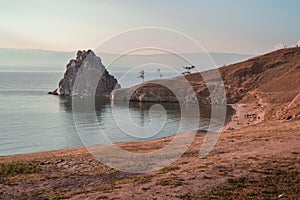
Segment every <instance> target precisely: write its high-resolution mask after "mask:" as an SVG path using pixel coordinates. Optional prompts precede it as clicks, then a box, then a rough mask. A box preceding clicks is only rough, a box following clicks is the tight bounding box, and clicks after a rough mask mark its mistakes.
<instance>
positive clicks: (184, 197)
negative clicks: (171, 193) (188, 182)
mask: <svg viewBox="0 0 300 200" xmlns="http://www.w3.org/2000/svg"><path fill="white" fill-rule="evenodd" d="M175 197H176V198H178V199H185V200H188V199H191V196H190V195H189V194H178V195H175Z"/></svg>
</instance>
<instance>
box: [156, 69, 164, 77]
mask: <svg viewBox="0 0 300 200" xmlns="http://www.w3.org/2000/svg"><path fill="white" fill-rule="evenodd" d="M157 73H158V76H159V78H162V77H163V76H164V75H162V73H161V72H160V69H157Z"/></svg>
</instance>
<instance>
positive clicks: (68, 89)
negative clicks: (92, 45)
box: [49, 50, 120, 97]
mask: <svg viewBox="0 0 300 200" xmlns="http://www.w3.org/2000/svg"><path fill="white" fill-rule="evenodd" d="M66 68H67V69H66V72H65V74H64V77H63V78H62V79H61V80H60V82H59V84H58V88H57V89H55V90H54V91H53V92H49V94H54V95H60V96H76V95H83V96H90V95H95V96H107V97H108V96H109V95H110V93H111V92H112V90H114V89H117V88H120V85H119V84H118V82H117V80H116V79H115V78H114V77H113V76H112V75H110V74H109V73H108V71H107V70H106V69H105V67H104V66H103V64H102V63H101V59H100V58H99V57H97V56H96V55H95V53H94V52H93V51H91V50H88V51H78V52H77V56H76V59H72V60H70V62H69V63H68V64H67V66H66Z"/></svg>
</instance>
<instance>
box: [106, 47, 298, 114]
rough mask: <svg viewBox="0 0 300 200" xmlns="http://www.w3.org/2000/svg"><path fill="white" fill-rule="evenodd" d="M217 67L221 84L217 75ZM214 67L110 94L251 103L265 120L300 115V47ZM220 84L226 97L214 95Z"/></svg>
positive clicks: (118, 97) (139, 98)
mask: <svg viewBox="0 0 300 200" xmlns="http://www.w3.org/2000/svg"><path fill="white" fill-rule="evenodd" d="M216 70H218V73H220V78H221V79H222V81H223V83H221V82H220V78H219V77H217V76H216ZM216 70H215V69H213V70H209V71H204V72H201V73H193V74H190V75H186V76H179V77H175V78H171V79H160V80H151V81H147V82H145V83H142V84H140V85H137V86H134V87H131V88H125V89H117V90H114V91H113V92H112V95H111V96H112V98H113V99H114V100H131V101H139V102H178V101H183V102H187V103H189V102H195V101H196V100H197V101H198V102H199V103H200V104H220V103H222V104H223V103H227V104H247V105H252V107H251V109H250V110H249V108H248V110H249V113H251V110H252V111H253V110H255V109H257V108H260V109H261V108H263V110H264V114H265V116H266V118H268V119H273V118H274V119H294V118H299V117H300V106H299V98H300V78H299V77H300V48H299V47H296V48H285V49H280V50H277V51H273V52H270V53H267V54H265V55H261V56H257V57H254V58H251V59H249V60H246V61H243V62H240V63H236V64H232V65H228V66H223V67H221V68H218V69H216ZM203 77H205V80H204V78H203ZM220 83H221V84H224V89H225V93H226V98H222V99H218V96H222V95H215V94H218V92H220V91H218V87H216V86H219V85H218V84H220ZM189 85H190V86H191V87H188V86H189ZM241 107H244V108H245V106H241ZM253 107H255V108H253ZM265 108H269V109H265ZM261 110H262V109H261ZM243 113H244V114H248V113H247V112H243ZM249 115H250V114H249Z"/></svg>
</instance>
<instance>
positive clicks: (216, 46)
mask: <svg viewBox="0 0 300 200" xmlns="http://www.w3.org/2000/svg"><path fill="white" fill-rule="evenodd" d="M0 5H1V7H0V48H20V49H44V50H55V51H75V50H77V49H88V48H91V49H94V48H96V47H97V46H98V45H99V44H100V43H101V42H103V41H105V40H106V39H108V38H110V37H111V36H113V35H116V34H119V33H120V32H123V31H126V30H130V29H135V28H143V27H161V28H167V29H173V30H176V31H179V32H182V33H184V34H187V35H189V36H190V37H192V38H194V39H195V40H196V41H198V42H199V43H200V44H201V45H203V46H204V47H205V48H206V49H207V50H208V51H209V52H228V53H241V54H258V53H263V52H267V51H270V50H272V49H274V48H277V47H278V46H280V45H282V44H285V45H288V46H295V45H296V44H297V42H298V41H299V40H300V24H299V19H300V1H298V0H286V1H284V0H263V1H262V0H243V1H241V0H227V1H225V0H206V1H204V0H187V1H183V0H163V1H162V0H151V1H149V0H51V1H49V0H26V1H19V0H10V1H7V0H0ZM129 42H135V41H129ZM174 42H176V41H174ZM179 45H180V44H179ZM191 51H193V49H191ZM109 53H114V52H109Z"/></svg>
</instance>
